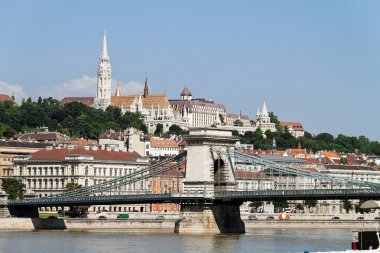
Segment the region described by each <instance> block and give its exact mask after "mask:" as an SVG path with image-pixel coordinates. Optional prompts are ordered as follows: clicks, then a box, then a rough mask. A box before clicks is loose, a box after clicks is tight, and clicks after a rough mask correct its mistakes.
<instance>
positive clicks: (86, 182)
mask: <svg viewBox="0 0 380 253" xmlns="http://www.w3.org/2000/svg"><path fill="white" fill-rule="evenodd" d="M147 166H149V160H148V159H146V158H143V157H141V156H140V155H139V154H137V153H136V152H123V151H113V150H97V148H95V147H92V148H90V147H87V148H83V149H82V148H66V149H53V148H52V147H48V148H47V149H45V150H40V151H38V152H35V153H33V154H31V155H29V156H24V157H18V158H16V159H14V177H15V178H18V179H20V180H21V181H22V183H24V184H25V185H26V189H27V190H32V191H33V192H35V194H36V195H37V196H41V197H44V196H49V195H51V194H58V193H62V192H63V191H65V187H66V185H67V184H68V183H74V184H78V185H82V186H83V187H86V186H91V185H94V184H99V183H103V182H106V181H108V180H111V179H115V178H117V177H121V176H127V175H129V174H131V173H134V172H136V171H138V170H139V169H141V168H144V167H147ZM144 189H145V190H147V180H145V181H141V182H139V183H134V184H132V185H127V186H123V187H121V188H119V189H114V190H113V191H111V192H107V193H105V194H133V193H137V192H139V191H140V190H144ZM92 208H93V210H92V211H101V210H103V209H104V207H101V206H97V207H92ZM113 208H114V209H116V210H119V209H120V210H121V211H130V210H131V208H132V210H133V209H134V210H137V211H149V210H147V207H146V205H135V206H124V205H120V206H115V207H113ZM127 208H129V209H127ZM106 209H108V207H106Z"/></svg>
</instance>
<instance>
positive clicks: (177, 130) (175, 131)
mask: <svg viewBox="0 0 380 253" xmlns="http://www.w3.org/2000/svg"><path fill="white" fill-rule="evenodd" d="M168 133H169V134H175V135H177V136H179V135H186V134H188V131H185V130H183V129H182V128H181V127H180V126H178V125H176V124H173V125H171V126H170V127H169V132H168Z"/></svg>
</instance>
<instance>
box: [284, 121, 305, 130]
mask: <svg viewBox="0 0 380 253" xmlns="http://www.w3.org/2000/svg"><path fill="white" fill-rule="evenodd" d="M280 126H282V127H291V128H293V129H294V130H296V131H304V128H303V126H302V124H301V123H299V122H286V121H282V122H280Z"/></svg>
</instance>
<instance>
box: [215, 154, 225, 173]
mask: <svg viewBox="0 0 380 253" xmlns="http://www.w3.org/2000/svg"><path fill="white" fill-rule="evenodd" d="M224 167H225V164H224V161H223V160H222V159H220V158H218V159H216V160H215V161H214V176H216V175H217V174H218V173H220V172H221V171H222V170H223V169H224Z"/></svg>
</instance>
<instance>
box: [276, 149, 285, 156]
mask: <svg viewBox="0 0 380 253" xmlns="http://www.w3.org/2000/svg"><path fill="white" fill-rule="evenodd" d="M285 154H286V151H281V150H280V151H277V152H276V154H274V155H278V156H284V155H285Z"/></svg>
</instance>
